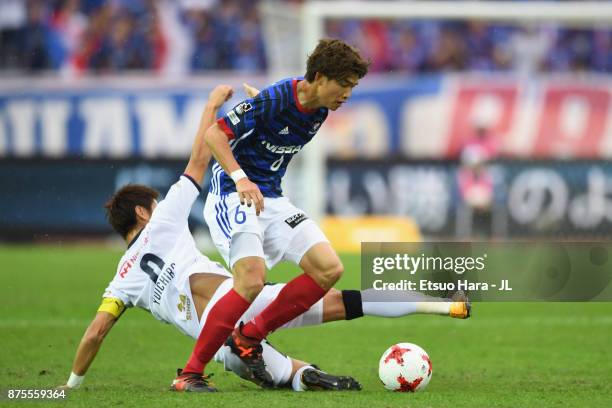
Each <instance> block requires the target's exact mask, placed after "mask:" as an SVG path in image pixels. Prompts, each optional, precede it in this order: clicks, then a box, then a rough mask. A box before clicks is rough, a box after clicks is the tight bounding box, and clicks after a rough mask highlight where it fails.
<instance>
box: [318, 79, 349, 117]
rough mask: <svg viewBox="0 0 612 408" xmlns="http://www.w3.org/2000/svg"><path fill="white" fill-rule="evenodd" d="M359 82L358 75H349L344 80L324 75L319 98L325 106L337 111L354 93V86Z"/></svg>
mask: <svg viewBox="0 0 612 408" xmlns="http://www.w3.org/2000/svg"><path fill="white" fill-rule="evenodd" d="M358 83H359V78H357V76H349V77H348V78H345V79H342V80H335V79H327V78H326V77H322V80H321V86H320V87H319V99H320V100H321V102H322V104H323V106H325V107H326V108H328V109H331V110H333V111H335V110H336V109H338V108H339V107H340V106H342V104H343V103H345V102H346V101H347V100H348V99H349V98H350V97H351V94H352V93H353V88H355V87H356V86H357V84H358Z"/></svg>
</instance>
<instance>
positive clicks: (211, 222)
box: [204, 193, 329, 268]
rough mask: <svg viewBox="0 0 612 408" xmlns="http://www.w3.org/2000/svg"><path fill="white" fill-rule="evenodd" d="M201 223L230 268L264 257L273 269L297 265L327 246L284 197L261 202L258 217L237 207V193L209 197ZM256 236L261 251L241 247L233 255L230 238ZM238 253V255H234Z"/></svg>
mask: <svg viewBox="0 0 612 408" xmlns="http://www.w3.org/2000/svg"><path fill="white" fill-rule="evenodd" d="M204 219H205V220H206V223H207V224H208V228H209V230H210V235H211V237H212V240H213V242H214V243H215V245H216V247H217V249H218V251H219V253H220V254H221V256H223V259H224V260H225V262H226V263H227V265H229V266H230V268H231V267H232V266H233V264H234V263H235V262H236V261H237V260H239V259H241V258H244V257H247V256H259V257H263V258H264V260H265V262H266V266H267V267H268V268H272V267H273V266H274V265H276V264H277V263H279V262H280V261H290V262H293V263H295V264H299V263H300V261H301V259H302V257H303V256H304V254H305V253H306V252H307V251H308V250H309V249H310V248H311V247H312V246H313V245H315V244H317V243H319V242H329V240H328V239H327V238H326V237H325V234H323V231H321V229H320V228H319V227H318V225H317V224H316V223H315V222H314V221H312V220H310V219H308V217H307V216H306V214H304V211H302V210H300V209H299V208H297V207H296V206H294V205H293V204H292V203H291V201H289V199H288V198H287V197H279V198H269V197H266V198H264V211H262V212H261V214H260V215H259V216H257V215H256V214H255V207H247V206H246V205H240V198H239V197H238V193H232V194H229V195H216V194H211V193H209V194H208V198H207V199H206V205H205V206H204ZM242 232H246V233H252V234H256V235H257V236H258V237H259V239H260V240H261V242H262V244H263V248H252V247H244V248H240V250H239V251H232V253H231V259H230V245H231V242H232V238H233V237H234V236H235V235H236V234H239V233H242ZM237 252H238V253H237Z"/></svg>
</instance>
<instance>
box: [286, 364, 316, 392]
mask: <svg viewBox="0 0 612 408" xmlns="http://www.w3.org/2000/svg"><path fill="white" fill-rule="evenodd" d="M307 368H314V367H313V366H310V365H305V366H304V367H300V368H298V370H297V371H296V372H295V375H294V376H293V379H292V380H291V387H292V388H293V391H306V390H307V389H308V388H307V387H306V386H305V385H304V383H303V382H302V373H303V372H304V370H306V369H307Z"/></svg>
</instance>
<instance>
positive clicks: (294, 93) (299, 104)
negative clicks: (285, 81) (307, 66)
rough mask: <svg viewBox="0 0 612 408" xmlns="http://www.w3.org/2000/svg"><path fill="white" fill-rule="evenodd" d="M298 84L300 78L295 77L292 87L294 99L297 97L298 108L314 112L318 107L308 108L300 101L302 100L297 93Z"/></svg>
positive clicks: (302, 110) (306, 111) (304, 111)
mask: <svg viewBox="0 0 612 408" xmlns="http://www.w3.org/2000/svg"><path fill="white" fill-rule="evenodd" d="M297 84H298V80H297V79H294V80H293V82H292V83H291V87H292V88H293V99H295V106H297V108H298V110H299V111H300V112H302V113H312V112H314V111H315V110H316V109H306V108H305V107H303V106H302V104H301V103H300V100H299V99H298V94H297Z"/></svg>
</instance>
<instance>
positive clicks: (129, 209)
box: [104, 184, 159, 238]
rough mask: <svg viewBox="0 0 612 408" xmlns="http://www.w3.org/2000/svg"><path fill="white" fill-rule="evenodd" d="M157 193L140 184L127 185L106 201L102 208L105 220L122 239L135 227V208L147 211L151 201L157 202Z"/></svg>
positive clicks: (151, 203) (150, 206)
mask: <svg viewBox="0 0 612 408" xmlns="http://www.w3.org/2000/svg"><path fill="white" fill-rule="evenodd" d="M158 197H159V192H158V191H157V190H154V189H152V188H150V187H147V186H143V185H141V184H128V185H126V186H123V187H122V188H121V189H119V191H117V192H116V193H115V194H113V195H112V196H111V198H109V199H108V201H107V202H106V204H104V208H105V209H106V219H107V220H108V222H109V223H110V225H111V226H112V227H113V229H114V230H115V231H116V232H117V233H118V234H119V235H121V236H122V237H123V238H125V237H126V236H127V234H128V233H129V232H130V231H131V230H132V228H134V227H135V226H136V223H137V221H138V220H137V218H136V206H138V205H139V206H141V207H144V208H146V209H147V210H149V212H151V209H152V208H153V201H154V200H157V198H158Z"/></svg>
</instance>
